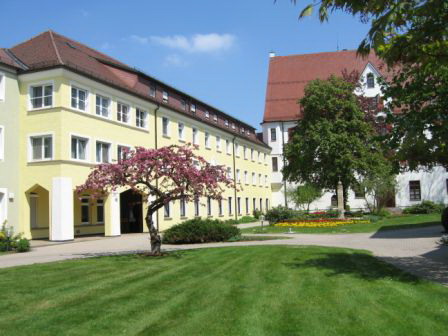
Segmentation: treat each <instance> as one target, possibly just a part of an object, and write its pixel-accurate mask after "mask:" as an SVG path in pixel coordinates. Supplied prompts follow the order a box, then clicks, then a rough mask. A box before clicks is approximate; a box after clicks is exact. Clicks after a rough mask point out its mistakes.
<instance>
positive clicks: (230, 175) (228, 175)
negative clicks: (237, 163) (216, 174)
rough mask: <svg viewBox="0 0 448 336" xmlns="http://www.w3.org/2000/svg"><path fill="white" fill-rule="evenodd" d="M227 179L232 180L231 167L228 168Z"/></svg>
mask: <svg viewBox="0 0 448 336" xmlns="http://www.w3.org/2000/svg"><path fill="white" fill-rule="evenodd" d="M227 178H229V179H231V178H232V168H231V167H227Z"/></svg>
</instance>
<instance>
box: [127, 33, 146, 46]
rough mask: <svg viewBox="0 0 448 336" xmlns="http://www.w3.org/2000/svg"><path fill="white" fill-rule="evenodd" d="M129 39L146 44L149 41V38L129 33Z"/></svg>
mask: <svg viewBox="0 0 448 336" xmlns="http://www.w3.org/2000/svg"><path fill="white" fill-rule="evenodd" d="M130 39H131V41H134V42H137V43H140V44H148V42H149V38H147V37H143V36H138V35H131V37H130Z"/></svg>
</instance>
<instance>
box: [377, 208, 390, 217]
mask: <svg viewBox="0 0 448 336" xmlns="http://www.w3.org/2000/svg"><path fill="white" fill-rule="evenodd" d="M373 214H374V215H376V216H378V217H390V212H389V211H387V210H386V209H378V210H377V211H375V212H374V213H373Z"/></svg>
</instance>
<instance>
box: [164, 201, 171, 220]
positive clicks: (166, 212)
mask: <svg viewBox="0 0 448 336" xmlns="http://www.w3.org/2000/svg"><path fill="white" fill-rule="evenodd" d="M170 215H171V209H170V203H169V202H168V203H166V204H165V205H164V206H163V216H164V217H165V218H169V217H170Z"/></svg>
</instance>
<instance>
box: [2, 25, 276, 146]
mask: <svg viewBox="0 0 448 336" xmlns="http://www.w3.org/2000/svg"><path fill="white" fill-rule="evenodd" d="M8 50H9V52H10V53H11V54H13V55H14V56H15V57H17V58H18V59H19V60H20V61H21V62H23V63H24V64H26V66H27V69H26V70H27V71H36V70H43V69H46V68H51V67H55V66H64V67H67V68H70V69H72V70H74V71H77V72H79V73H82V74H84V75H87V76H89V77H91V78H93V79H96V80H99V81H102V82H105V83H107V84H111V85H113V86H116V87H118V88H120V89H124V90H126V91H127V92H129V93H131V94H134V95H137V96H139V97H141V98H143V99H147V100H151V101H154V102H156V103H159V104H165V105H168V106H169V107H170V108H172V109H174V110H177V111H178V112H180V113H184V114H189V115H190V117H192V118H196V119H201V121H203V122H205V123H208V124H211V125H213V126H214V127H218V128H222V129H224V130H226V131H227V132H230V133H234V134H235V136H239V137H242V138H245V139H248V140H250V141H253V142H255V143H258V144H260V145H262V146H265V147H268V146H267V145H266V144H265V143H263V142H261V141H259V139H258V138H257V136H256V134H255V128H253V127H252V126H250V125H248V124H246V123H244V122H242V121H240V120H238V119H236V118H234V117H232V116H229V115H227V114H226V113H224V112H222V111H221V110H219V109H216V108H215V107H213V106H211V105H209V104H206V103H204V102H202V101H200V100H199V99H196V98H194V97H192V96H190V95H188V94H186V93H183V92H181V91H180V90H178V89H175V88H173V87H172V86H170V85H168V84H166V83H163V82H161V81H160V80H157V79H155V78H153V77H150V76H149V75H147V74H144V73H143V72H141V71H139V70H136V69H135V68H132V67H130V66H128V65H126V64H124V63H122V62H120V61H118V60H116V59H114V58H112V57H110V56H108V55H106V54H103V53H101V52H99V51H97V50H94V49H92V48H89V47H88V46H86V45H84V44H82V43H79V42H77V41H74V40H72V39H69V38H67V37H65V36H62V35H60V34H57V33H55V32H53V31H46V32H44V33H42V34H39V35H37V36H35V37H33V38H31V39H29V40H28V41H25V42H23V43H20V44H18V45H16V46H14V47H12V48H11V49H8ZM1 55H2V54H1V53H0V57H1ZM154 85H155V86H157V89H158V93H157V96H156V97H155V98H153V97H150V96H149V91H150V90H149V89H150V86H154ZM161 90H166V91H168V92H169V95H170V99H169V102H168V103H163V101H162V93H161ZM181 100H187V101H189V102H194V103H195V104H197V105H198V106H197V112H196V113H195V114H194V115H193V114H191V113H190V112H191V111H189V110H184V109H183V108H182V107H181ZM206 111H207V112H209V113H210V114H212V115H213V114H216V115H217V116H218V118H217V119H214V118H213V117H210V116H209V114H208V113H206ZM226 121H227V122H228V124H226ZM233 124H235V127H234V128H233V127H231V125H233ZM243 130H244V132H243ZM249 130H250V132H247V131H249Z"/></svg>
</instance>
